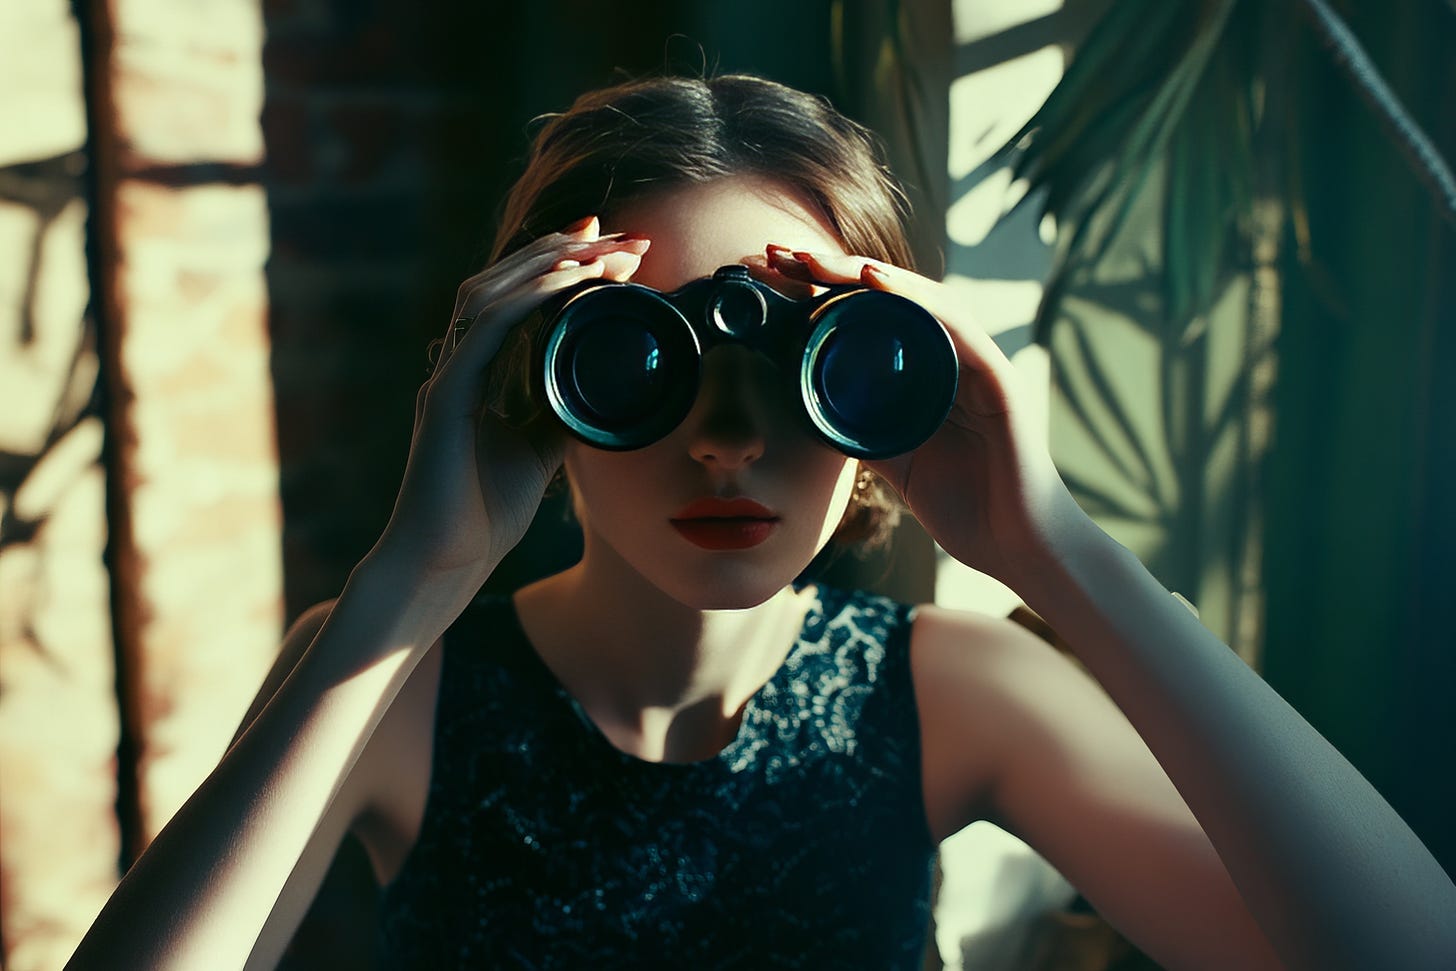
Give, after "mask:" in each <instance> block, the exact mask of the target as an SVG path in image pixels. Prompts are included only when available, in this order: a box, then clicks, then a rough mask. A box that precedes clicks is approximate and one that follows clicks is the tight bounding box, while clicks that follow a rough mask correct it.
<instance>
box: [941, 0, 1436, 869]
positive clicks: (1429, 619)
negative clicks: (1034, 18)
mask: <svg viewBox="0 0 1456 971" xmlns="http://www.w3.org/2000/svg"><path fill="white" fill-rule="evenodd" d="M1341 10H1342V11H1344V12H1346V13H1348V15H1349V16H1350V18H1351V20H1350V24H1351V25H1353V27H1354V29H1353V30H1352V29H1351V27H1350V26H1348V25H1347V24H1346V23H1345V22H1344V21H1343V20H1341V19H1340V18H1339V17H1337V16H1336V14H1335V12H1334V10H1333V9H1332V8H1331V7H1330V6H1329V5H1328V4H1326V3H1325V2H1324V0H1282V2H1277V3H1249V2H1237V0H1200V2H1196V3H1181V4H1168V3H1162V2H1158V0H1118V2H1116V3H1113V4H1111V5H1110V6H1109V7H1107V11H1106V14H1105V15H1104V16H1102V17H1101V18H1100V19H1098V20H1097V22H1096V23H1095V25H1094V26H1093V27H1092V29H1091V31H1090V32H1089V33H1088V34H1087V36H1086V38H1085V40H1084V41H1083V42H1082V43H1081V44H1080V45H1078V48H1077V51H1076V56H1075V58H1074V59H1073V60H1072V61H1071V62H1070V64H1069V65H1068V68H1067V70H1066V73H1065V76H1064V77H1063V80H1062V82H1061V83H1060V85H1059V86H1058V87H1057V89H1056V90H1055V91H1054V92H1053V94H1052V95H1051V96H1050V97H1049V99H1048V100H1047V101H1046V103H1045V105H1044V106H1043V107H1042V108H1041V109H1040V110H1039V111H1038V112H1037V114H1036V115H1035V117H1033V118H1032V119H1031V120H1030V121H1029V122H1028V123H1027V125H1026V126H1025V128H1024V129H1023V130H1022V131H1020V132H1018V133H1017V136H1016V137H1015V138H1014V139H1012V142H1011V144H1010V145H1008V147H1007V149H1006V150H1005V151H1004V152H1003V154H1002V155H1001V156H1000V157H999V158H998V159H996V160H993V162H994V163H996V164H1010V165H1012V167H1013V169H1014V174H1015V176H1016V177H1017V178H1018V179H1023V180H1025V181H1026V183H1027V185H1028V191H1027V193H1026V194H1025V196H1024V197H1023V198H1022V201H1021V202H1020V203H1019V208H1018V209H1014V210H1013V211H1012V213H1011V214H1010V216H1009V217H1008V220H1007V221H1008V222H1015V221H1016V220H1017V219H1018V218H1019V219H1021V220H1022V225H1023V226H1027V225H1031V224H1032V223H1031V222H1030V220H1031V219H1035V218H1037V217H1040V216H1041V215H1042V214H1043V213H1045V214H1048V215H1049V216H1050V217H1051V218H1052V219H1054V220H1055V226H1056V234H1055V235H1056V239H1055V243H1054V244H1053V245H1054V250H1053V254H1052V271H1051V273H1050V277H1049V279H1048V281H1047V287H1046V292H1045V296H1044V299H1043V302H1042V304H1041V307H1040V310H1039V312H1038V314H1037V316H1036V319H1035V320H1034V321H1033V323H1032V325H1031V326H1032V331H1033V333H1032V335H1031V336H1032V337H1033V339H1035V340H1036V341H1037V342H1039V343H1041V344H1043V345H1046V346H1047V347H1048V348H1049V349H1050V352H1051V356H1052V366H1053V375H1054V388H1053V396H1054V400H1053V413H1052V430H1051V435H1052V447H1053V453H1054V455H1055V457H1056V458H1057V461H1058V464H1059V466H1060V467H1061V468H1062V470H1063V472H1064V475H1065V477H1066V478H1067V480H1068V482H1069V484H1070V485H1071V486H1072V488H1073V490H1074V492H1075V493H1076V495H1077V497H1078V499H1079V501H1081V502H1082V504H1083V505H1084V507H1085V508H1087V509H1088V510H1089V511H1090V512H1092V513H1093V514H1094V515H1095V516H1096V517H1097V518H1098V519H1099V521H1100V522H1101V523H1102V524H1103V525H1104V527H1106V528H1107V529H1108V530H1109V531H1110V532H1111V533H1113V535H1114V536H1115V537H1117V538H1118V539H1119V540H1120V541H1122V542H1123V543H1124V544H1126V545H1127V546H1129V547H1130V548H1131V549H1133V550H1134V552H1136V553H1137V554H1138V555H1139V556H1140V557H1141V558H1142V559H1143V560H1144V562H1146V563H1148V564H1149V566H1150V568H1151V569H1152V570H1153V572H1154V573H1155V574H1157V575H1158V576H1159V578H1160V579H1161V580H1162V581H1163V582H1164V583H1165V584H1167V585H1168V586H1169V587H1170V588H1172V589H1175V590H1179V591H1180V592H1184V593H1186V594H1187V595H1188V596H1189V597H1190V599H1192V600H1194V601H1195V602H1197V603H1198V604H1199V607H1200V608H1201V612H1202V617H1203V619H1204V621H1205V623H1206V624H1207V625H1208V626H1209V627H1210V628H1211V629H1213V631H1214V632H1215V633H1217V634H1218V635H1219V636H1220V637H1222V638H1223V639H1225V640H1226V641H1227V642H1228V643H1230V644H1231V645H1233V646H1234V647H1235V648H1236V649H1237V650H1238V651H1239V652H1240V654H1241V655H1242V656H1243V657H1244V658H1245V659H1246V660H1248V661H1250V662H1251V663H1254V664H1256V665H1259V666H1261V667H1262V668H1263V670H1264V671H1265V673H1266V676H1268V677H1269V679H1270V681H1271V683H1273V684H1274V686H1275V687H1276V689H1278V690H1280V691H1281V693H1283V694H1284V695H1285V696H1286V697H1287V698H1289V700H1290V701H1291V702H1292V703H1294V704H1295V705H1296V707H1299V708H1300V709H1301V710H1302V711H1303V712H1304V713H1305V714H1306V715H1307V717H1309V718H1310V719H1311V721H1312V722H1313V723H1314V724H1316V726H1317V727H1319V728H1320V729H1321V731H1322V732H1324V733H1325V734H1326V735H1327V736H1328V737H1329V738H1330V739H1331V741H1333V742H1334V743H1335V744H1336V745H1337V746H1338V747H1340V748H1341V749H1342V750H1343V751H1345V752H1346V753H1347V754H1348V755H1349V756H1350V757H1351V758H1352V760H1353V761H1355V762H1356V764H1357V765H1359V766H1360V767H1361V768H1362V770H1363V771H1364V772H1365V773H1366V774H1367V776H1368V777H1369V778H1370V779H1371V780H1372V781H1373V782H1375V783H1376V785H1377V787H1380V788H1382V790H1383V791H1384V792H1385V793H1386V794H1387V796H1388V797H1389V798H1391V800H1392V802H1393V803H1394V804H1395V805H1396V806H1397V808H1398V809H1399V810H1400V811H1401V813H1402V815H1404V816H1405V817H1406V818H1407V819H1408V820H1410V821H1411V823H1412V825H1413V826H1414V827H1415V828H1416V830H1417V832H1418V833H1420V834H1421V836H1422V838H1423V839H1424V840H1425V841H1426V842H1427V843H1428V845H1430V846H1431V847H1432V849H1433V851H1434V852H1435V853H1436V855H1437V857H1438V859H1441V860H1442V861H1443V862H1444V863H1445V865H1446V866H1447V867H1448V868H1449V867H1450V866H1451V865H1452V864H1453V862H1456V834H1453V833H1452V831H1451V827H1450V825H1449V823H1448V822H1445V821H1444V820H1448V819H1449V818H1451V817H1452V814H1453V812H1456V789H1453V786H1452V784H1451V783H1450V782H1449V781H1445V780H1441V779H1437V778H1433V777H1432V774H1431V773H1430V771H1429V769H1430V759H1434V758H1437V757H1438V753H1439V752H1441V751H1442V750H1443V748H1449V745H1450V743H1451V740H1452V738H1453V735H1456V721H1453V717H1452V716H1451V715H1450V714H1449V712H1447V711H1446V709H1445V706H1444V702H1443V700H1442V699H1441V698H1439V697H1437V694H1436V691H1435V689H1434V687H1433V685H1436V684H1449V683H1450V679H1451V677H1452V676H1456V670H1453V668H1456V662H1453V660H1452V658H1451V652H1450V651H1442V650H1436V649H1435V648H1430V647H1425V646H1424V645H1431V644H1435V645H1440V644H1446V645H1449V643H1450V634H1449V631H1448V630H1447V628H1446V626H1445V623H1444V621H1443V620H1442V619H1441V616H1440V614H1439V610H1438V609H1437V604H1438V601H1437V594H1436V593H1435V591H1437V590H1439V589H1440V588H1442V587H1444V586H1447V585H1449V582H1450V581H1452V580H1456V576H1453V565H1452V563H1451V559H1452V557H1451V554H1450V544H1449V542H1446V541H1445V540H1443V539H1442V537H1445V538H1446V540H1450V539H1451V538H1452V536H1453V534H1456V528H1453V523H1452V516H1451V514H1450V513H1449V512H1447V511H1446V510H1445V507H1444V506H1442V505H1441V503H1440V500H1439V497H1440V496H1441V495H1443V494H1446V493H1447V492H1448V491H1449V490H1448V489H1447V488H1446V486H1449V485H1450V484H1451V483H1450V480H1451V478H1452V473H1451V469H1450V465H1451V463H1450V456H1449V448H1448V447H1446V446H1444V445H1443V444H1442V440H1441V437H1440V434H1439V431H1438V430H1439V429H1440V428H1442V427H1443V426H1445V425H1449V423H1450V421H1452V420H1456V401H1453V398H1452V395H1450V394H1447V393H1446V392H1444V391H1442V390H1441V388H1442V385H1441V384H1440V382H1439V381H1438V380H1436V377H1437V376H1438V375H1439V374H1440V373H1441V370H1442V369H1443V368H1446V367H1449V366H1452V365H1453V364H1456V347H1453V343H1456V342H1453V339H1452V338H1451V336H1450V334H1451V328H1452V326H1453V325H1456V319H1453V318H1456V288H1453V287H1452V285H1451V283H1450V282H1449V278H1450V276H1451V275H1452V274H1451V272H1450V270H1451V269H1452V268H1453V266H1456V263H1453V261H1452V253H1453V228H1456V180H1453V179H1452V177H1451V174H1450V170H1449V168H1448V167H1447V165H1446V164H1445V162H1444V161H1443V160H1442V157H1441V152H1442V151H1444V152H1445V153H1447V155H1448V156H1449V154H1450V152H1451V151H1452V145H1453V142H1456V122H1453V120H1452V117H1451V113H1450V111H1449V102H1448V101H1447V102H1446V103H1445V104H1444V105H1443V103H1442V97H1441V92H1442V90H1443V89H1444V90H1446V91H1450V90H1452V88H1451V85H1453V84H1456V67H1453V64H1452V62H1451V60H1450V58H1449V57H1448V56H1444V55H1443V52H1449V50H1450V49H1451V45H1452V44H1456V10H1453V8H1452V6H1451V5H1450V4H1442V3H1438V2H1434V0H1406V2H1402V3H1397V4H1391V5H1386V6H1384V7H1381V8H1380V9H1379V10H1376V9H1374V5H1370V4H1359V3H1349V4H1345V5H1343V6H1342V7H1341ZM1357 37H1358V39H1357ZM1362 43H1364V44H1369V45H1370V47H1371V50H1372V51H1374V56H1373V57H1372V55H1367V53H1366V52H1365V50H1364V49H1363V48H1362V46H1361V45H1362ZM963 59H964V58H963ZM1375 60H1379V61H1380V63H1381V65H1382V66H1385V67H1387V68H1388V69H1389V70H1391V71H1392V76H1391V79H1390V83H1388V84H1387V83H1386V81H1385V80H1383V79H1382V77H1381V75H1380V72H1379V71H1378V70H1377V68H1376V66H1375ZM1393 89H1394V90H1398V91H1399V92H1400V98H1399V99H1397V97H1396V95H1395V94H1393V93H1392V90H1393ZM1402 102H1404V104H1402ZM1423 126H1424V127H1426V128H1430V130H1431V131H1432V134H1433V136H1434V138H1433V137H1428V136H1427V135H1426V134H1425V133H1424V131H1423ZM989 164H991V163H988V165H989ZM985 168H986V166H983V167H982V170H983V171H982V172H980V173H977V174H984V169H985ZM968 188H969V187H968V186H965V185H961V186H957V187H956V190H955V191H956V192H957V194H959V193H960V192H962V191H965V190H966V189H968ZM952 204H954V199H953V200H952ZM1028 210H1031V212H1030V213H1029V214H1028ZM958 258H960V259H963V260H964V259H966V258H967V257H966V254H957V253H955V252H954V251H953V253H952V263H954V262H955V261H956V259H958ZM1442 267H1445V270H1446V272H1444V273H1443V272H1442ZM1276 365H1277V367H1276ZM1276 377H1277V380H1276ZM1276 436H1277V438H1276ZM1276 440H1277V443H1278V448H1277V449H1276V448H1275V447H1274V446H1275V443H1276ZM1443 483H1444V485H1443ZM1420 753H1426V755H1427V756H1429V757H1428V758H1427V757H1423V756H1422V755H1421V754H1420Z"/></svg>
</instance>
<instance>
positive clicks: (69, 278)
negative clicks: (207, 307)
mask: <svg viewBox="0 0 1456 971" xmlns="http://www.w3.org/2000/svg"><path fill="white" fill-rule="evenodd" d="M0 90H4V91H5V92H6V94H5V97H4V98H0V900H3V901H4V910H3V920H0V939H3V943H4V960H3V962H0V963H3V964H4V966H6V967H9V968H12V969H13V971H35V969H49V968H56V967H59V966H60V964H61V963H62V961H63V960H64V958H65V957H66V956H67V955H68V954H69V953H70V948H71V945H72V944H73V943H74V941H75V940H76V939H77V938H78V937H79V936H80V934H81V932H82V930H84V928H85V927H86V925H87V924H89V923H90V921H91V919H92V917H94V915H95V913H96V911H97V910H98V909H99V908H100V906H101V904H102V902H103V901H104V900H105V899H106V896H107V895H108V894H109V893H110V892H111V888H112V886H113V884H114V883H115V880H116V861H117V857H118V855H119V852H120V832H119V828H118V826H117V821H116V814H115V811H114V806H115V802H116V776H115V772H114V764H115V759H116V748H117V734H118V713H117V704H116V695H115V691H114V677H115V674H114V666H113V649H112V637H111V609H110V604H109V598H110V589H109V582H108V577H107V573H106V570H105V567H104V565H103V562H102V557H103V550H104V548H105V544H106V519H105V509H106V492H105V476H104V472H103V468H102V463H101V454H102V422H101V418H100V416H99V414H98V412H97V409H96V407H95V406H94V403H93V393H94V391H95V389H96V378H97V371H98V357H97V352H96V328H95V323H94V320H93V318H92V317H91V316H90V315H88V313H87V299H88V296H89V290H90V287H89V282H88V279H87V269H86V236H85V233H86V219H87V214H88V205H87V201H86V198H85V182H84V178H83V176H84V172H85V166H86V155H85V152H84V148H85V142H86V111H85V102H84V99H83V97H82V70H81V50H80V45H79V33H78V30H77V24H76V22H75V20H74V18H73V17H72V16H71V13H70V7H69V4H67V3H66V2H65V0H34V2H28V3H26V4H23V5H22V4H10V5H7V6H6V7H5V8H4V11H3V13H0Z"/></svg>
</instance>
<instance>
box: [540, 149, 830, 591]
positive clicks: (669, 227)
mask: <svg viewBox="0 0 1456 971" xmlns="http://www.w3.org/2000/svg"><path fill="white" fill-rule="evenodd" d="M602 230H603V231H604V232H630V233H634V234H636V235H640V236H645V237H646V238H648V239H650V240H651V241H652V247H651V249H649V250H648V252H647V255H646V256H645V257H644V258H643V260H642V266H641V269H640V270H638V272H637V273H636V274H635V275H634V276H633V281H634V282H636V283H641V284H644V285H646V286H649V287H652V288H654V289H656V290H661V291H664V292H666V291H672V290H676V289H678V288H679V287H681V286H683V285H684V284H686V283H688V282H690V281H692V280H696V279H700V278H702V277H706V276H710V275H711V274H712V273H713V271H714V270H716V269H718V267H720V266H725V265H727V264H730V263H739V262H743V261H744V260H745V258H748V257H761V256H762V255H763V252H764V247H765V246H766V245H767V244H769V243H777V244H779V245H783V246H787V247H789V248H791V249H795V250H815V251H819V252H843V251H844V249H843V246H842V244H841V243H840V242H839V240H838V239H837V238H836V236H835V234H834V233H833V231H832V230H831V229H830V227H829V226H828V224H827V223H825V222H824V220H823V218H822V217H821V216H820V215H819V214H818V213H817V212H816V211H815V210H814V209H813V208H811V207H810V206H808V205H807V204H806V203H804V202H802V201H800V200H799V199H798V198H797V196H796V195H795V194H794V193H793V192H791V191H790V190H788V189H787V188H785V187H782V186H779V185H777V184H775V183H773V182H771V181H767V180H764V179H760V178H751V177H733V178H728V179H722V180H719V181H716V182H712V183H708V184H705V185H694V186H683V187H676V188H672V189H668V190H664V191H663V192H661V193H656V194H654V195H652V196H649V197H647V198H644V199H642V200H639V201H636V202H634V203H632V204H630V205H628V206H627V207H625V208H624V209H623V210H622V211H620V212H619V213H617V214H616V215H615V216H614V217H613V218H612V219H611V220H610V222H609V224H606V225H603V226H602ZM794 407H795V399H794V390H793V385H792V382H791V381H790V380H786V379H785V378H784V377H783V376H781V375H780V374H779V372H778V369H777V368H776V367H775V366H774V365H773V364H772V363H771V362H770V361H769V360H768V358H766V357H764V356H762V355H760V354H758V353H756V352H753V351H750V350H748V349H746V348H744V347H742V346H737V345H725V346H719V347H716V348H714V349H713V350H711V351H709V352H708V354H707V355H706V357H705V358H704V361H703V377H702V384H701V387H700V389H699V392H698V398H697V401H696V403H695V404H694V405H693V408H692V410H691V411H690V412H689V413H688V416H687V418H686V419H684V420H683V422H682V424H681V425H679V426H678V427H677V428H676V429H675V430H674V431H672V432H671V433H670V434H668V435H667V436H666V437H665V438H663V439H661V440H660V441H657V442H655V443H653V444H651V445H649V446H647V447H646V448H642V449H637V450H634V451H630V452H607V451H602V450H599V449H594V448H591V447H589V446H587V445H583V444H581V443H579V442H576V441H574V440H573V441H572V442H571V443H570V444H569V445H568V446H567V453H566V469H567V473H568V474H569V475H570V477H571V482H572V484H573V486H574V487H575V492H576V500H577V502H576V505H577V513H578V515H579V516H580V517H581V521H582V528H583V530H584V532H585V538H586V566H587V568H588V569H593V568H625V569H629V570H632V571H635V572H636V573H637V574H639V575H640V576H641V577H643V578H644V579H645V580H647V581H648V582H649V583H651V584H652V585H654V586H656V587H657V588H659V589H660V590H662V591H663V592H665V593H667V594H668V595H669V596H671V597H673V598H674V599H676V600H678V601H679V602H681V603H683V604H685V605H688V606H691V607H694V608H697V609H732V608H743V607H750V606H753V605H756V604H758V603H762V602H763V601H765V600H767V599H768V598H769V597H771V596H772V595H773V594H774V593H776V592H777V591H779V590H780V589H782V588H783V587H784V586H785V585H786V584H788V583H789V582H790V581H792V580H793V578H794V577H796V576H797V575H798V574H799V573H800V572H801V571H802V570H803V569H804V567H805V566H806V565H808V563H809V561H810V560H811V559H813V557H814V555H815V554H816V553H817V552H818V551H819V550H820V549H822V548H823V546H824V544H825V543H826V542H828V540H829V537H830V536H831V535H833V533H834V530H835V529H836V528H837V527H838V525H839V521H840V519H841V518H842V516H843V514H844V510H845V507H846V505H847V503H848V501H849V496H850V493H851V491H852V489H853V485H854V476H855V472H856V467H855V463H854V462H853V461H852V460H850V459H848V458H846V457H845V456H844V455H842V454H841V453H839V452H836V451H834V450H833V449H831V448H829V447H828V446H827V445H824V444H823V443H822V442H820V441H819V440H818V439H817V438H815V437H813V436H812V435H811V434H810V433H809V431H808V429H807V427H806V423H805V422H804V421H803V420H802V419H801V418H799V417H798V416H797V415H796V413H795V411H794V410H793V409H794ZM724 500H748V501H751V503H753V504H756V505H750V504H749V503H748V502H742V501H740V502H739V503H737V504H727V503H725V502H724ZM759 507H761V508H759Z"/></svg>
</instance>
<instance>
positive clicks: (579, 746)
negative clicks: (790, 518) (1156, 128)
mask: <svg viewBox="0 0 1456 971" xmlns="http://www.w3.org/2000/svg"><path fill="white" fill-rule="evenodd" d="M909 633H910V609H909V608H908V607H906V606H904V605H902V604H897V603H894V602H892V601H889V600H885V599H883V598H879V597H874V596H870V595H867V594H863V593H843V592H838V591H833V590H828V589H824V588H818V589H817V603H815V604H814V605H813V606H812V607H811V609H810V610H809V612H808V614H807V616H806V618H805V620H804V625H803V628H802V630H801V632H800V634H799V637H798V639H797V641H796V643H795V644H794V645H793V647H792V648H791V650H790V651H789V654H788V656H787V658H786V659H785V660H784V662H783V664H782V666H781V667H780V668H779V670H778V671H777V672H776V673H775V674H774V675H773V677H772V678H770V679H769V681H768V682H767V683H766V684H764V685H763V687H762V688H760V689H759V691H758V692H757V693H756V694H755V695H754V696H753V697H752V698H751V699H750V700H749V701H748V703H747V705H746V706H745V709H744V712H743V717H742V721H741V725H740V728H739V731H738V735H737V737H736V738H734V739H733V740H732V741H731V742H730V743H729V744H728V745H727V747H725V748H724V749H723V750H722V751H721V752H720V753H719V754H718V755H717V756H715V757H713V758H710V759H707V760H704V761H701V762H690V763H661V762H647V761H644V760H641V759H638V758H636V757H634V756H632V755H628V754H626V753H624V752H622V751H621V750H619V749H617V748H616V747H615V746H613V745H612V744H611V742H610V741H608V740H607V738H606V736H604V735H603V734H602V733H601V732H600V730H599V729H597V728H596V726H595V725H594V724H593V723H592V721H591V720H590V718H589V717H588V716H587V715H586V713H585V710H584V709H582V708H581V707H580V705H579V704H578V703H577V702H576V701H575V699H574V698H573V697H572V696H571V695H570V694H569V693H568V692H567V691H566V689H565V688H564V687H563V686H562V685H561V684H560V682H559V681H557V680H556V678H555V676H554V675H553V674H552V673H551V671H550V669H549V668H548V667H547V666H546V664H545V662H543V661H542V660H541V659H540V657H539V655H537V654H536V652H535V650H534V649H533V648H532V646H531V645H530V643H529V642H528V641H527V639H526V635H525V633H524V632H523V631H522V629H521V626H520V623H519V620H518V618H517V617H516V614H515V610H514V606H513V604H512V602H511V600H510V599H509V598H503V597H502V598H490V599H483V600H480V601H477V602H476V603H475V604H473V605H472V606H471V608H470V609H468V610H467V611H466V612H465V613H464V614H463V615H462V617H461V618H460V620H458V621H457V622H456V623H455V625H454V626H453V627H452V628H451V629H450V630H449V632H448V633H447V634H446V636H445V641H444V644H443V647H444V658H443V666H442V668H441V674H440V688H439V695H438V702H437V707H436V727H435V741H434V759H433V766H432V769H431V781H430V788H429V796H428V800H427V802H426V808H425V815H424V819H423V822H422V824H421V829H420V833H419V836H418V839H417V840H416V843H415V845H414V847H413V849H412V850H411V852H410V854H409V856H408V858H407V859H406V861H405V863H404V865H403V867H402V869H401V870H400V872H399V874H398V876H396V878H395V879H394V881H393V882H392V883H391V884H390V885H389V886H388V887H386V888H385V890H384V894H383V896H382V898H381V908H382V913H381V928H382V932H383V937H384V941H383V945H384V952H385V954H387V955H388V957H387V959H386V963H385V966H387V967H391V968H429V969H450V968H492V969H493V968H513V969H514V968H539V969H554V968H573V969H576V968H593V969H603V968H685V969H694V971H698V969H702V971H707V969H714V968H744V969H760V968H873V969H900V968H903V969H912V968H919V967H920V966H921V960H922V956H923V953H924V948H925V945H926V935H927V929H928V924H929V915H930V881H931V870H932V865H933V860H934V852H935V847H934V842H933V840H932V838H931V835H930V833H929V831H928V828H927V825H926V821H925V809H924V800H923V796H922V791H921V782H920V726H919V719H918V715H917V712H916V708H915V699H914V693H913V689H912V684H911V677H910V663H909V640H910V638H909Z"/></svg>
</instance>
